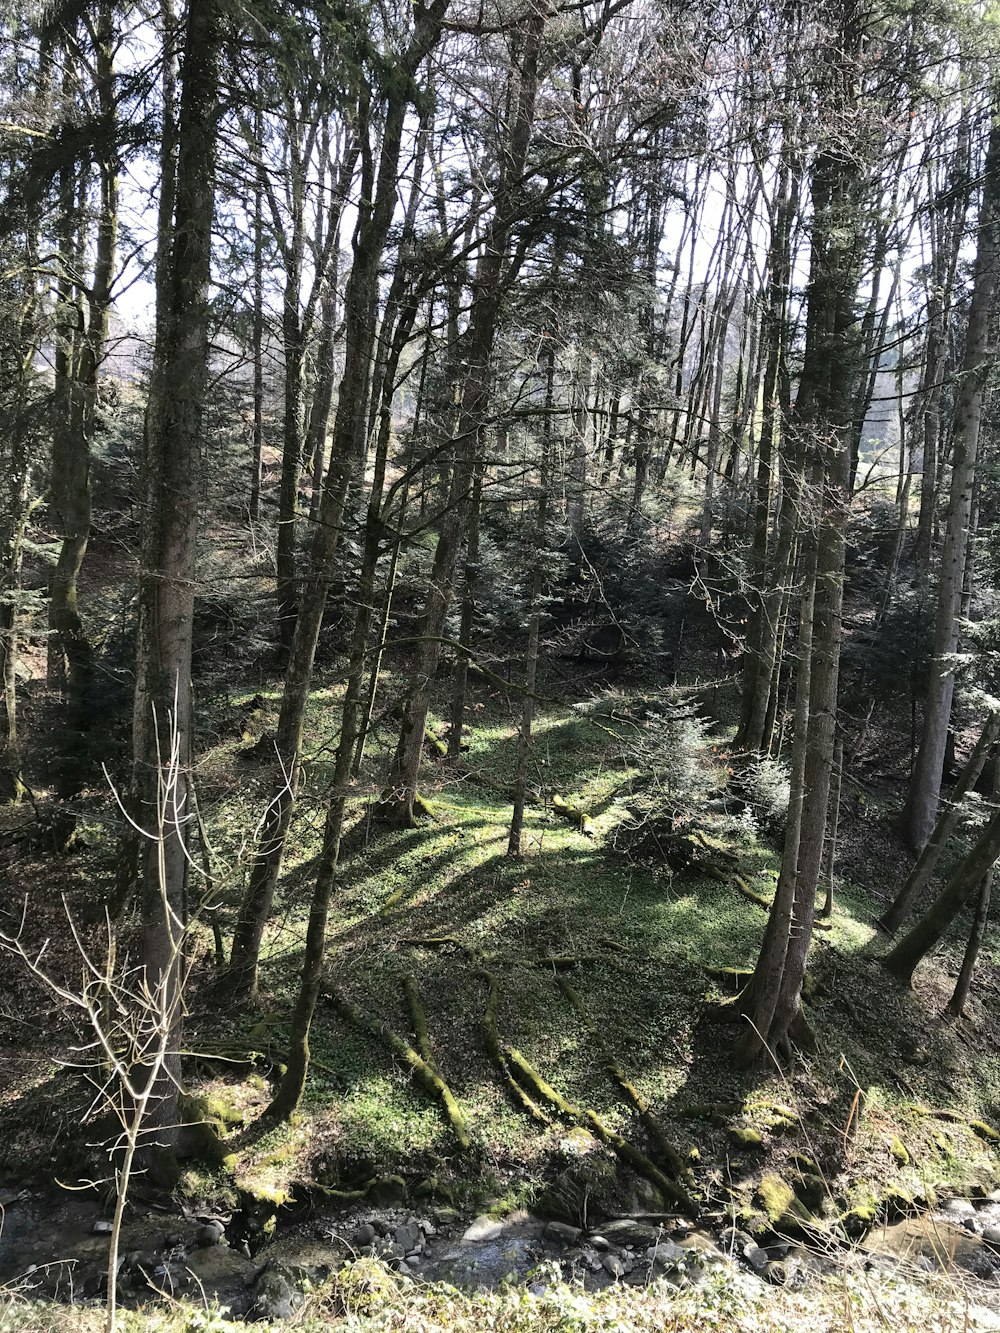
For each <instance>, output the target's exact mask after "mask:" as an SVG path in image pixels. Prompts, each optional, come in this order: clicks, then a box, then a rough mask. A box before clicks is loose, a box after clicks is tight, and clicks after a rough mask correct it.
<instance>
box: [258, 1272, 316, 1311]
mask: <svg viewBox="0 0 1000 1333" xmlns="http://www.w3.org/2000/svg"><path fill="white" fill-rule="evenodd" d="M303 1299H304V1298H303V1295H302V1292H301V1291H299V1289H298V1287H297V1286H296V1285H295V1282H294V1281H293V1279H292V1276H291V1274H290V1273H288V1272H286V1271H285V1270H284V1269H282V1268H280V1267H277V1266H276V1267H274V1268H267V1269H265V1271H264V1272H263V1273H261V1275H260V1277H259V1278H258V1279H257V1282H256V1283H255V1285H254V1299H253V1304H252V1305H251V1307H250V1317H251V1319H291V1318H292V1317H293V1315H295V1313H296V1312H297V1311H298V1310H299V1308H300V1307H301V1305H302V1302H303Z"/></svg>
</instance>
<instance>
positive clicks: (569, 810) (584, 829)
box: [552, 792, 594, 838]
mask: <svg viewBox="0 0 1000 1333" xmlns="http://www.w3.org/2000/svg"><path fill="white" fill-rule="evenodd" d="M552 809H553V810H554V811H555V812H556V814H557V815H559V816H561V818H563V819H565V820H568V821H569V823H571V824H573V825H575V827H576V828H578V829H579V831H580V832H581V833H583V834H586V836H587V837H588V838H592V837H593V836H594V823H593V820H592V819H591V817H590V815H588V814H587V812H586V810H584V809H583V808H582V806H579V805H574V804H573V802H572V801H567V800H566V798H565V797H564V796H560V795H559V793H558V792H557V793H556V794H555V795H554V796H553V797H552Z"/></svg>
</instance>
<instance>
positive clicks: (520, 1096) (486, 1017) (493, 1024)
mask: <svg viewBox="0 0 1000 1333" xmlns="http://www.w3.org/2000/svg"><path fill="white" fill-rule="evenodd" d="M483 977H484V979H485V981H486V983H487V986H488V988H489V989H488V991H487V995H486V1009H485V1010H484V1012H483V1021H482V1031H483V1044H484V1046H485V1047H486V1053H487V1055H489V1057H490V1059H491V1060H492V1061H493V1064H494V1065H495V1066H496V1069H497V1072H498V1073H499V1075H500V1077H501V1079H502V1080H503V1083H504V1087H506V1089H507V1091H508V1092H509V1093H510V1095H511V1096H512V1097H513V1099H514V1101H515V1102H516V1103H517V1105H518V1106H519V1107H520V1108H521V1110H522V1111H526V1112H527V1114H528V1115H529V1116H530V1117H531V1118H532V1120H534V1121H536V1122H537V1123H538V1124H540V1125H551V1123H552V1120H551V1118H550V1117H549V1116H547V1115H546V1114H545V1112H544V1111H543V1110H542V1108H541V1107H540V1106H539V1105H538V1104H537V1102H535V1101H533V1100H532V1098H531V1097H529V1096H528V1094H527V1093H526V1092H525V1090H524V1088H522V1087H521V1085H520V1083H518V1082H517V1080H516V1079H515V1078H513V1077H512V1076H511V1072H510V1067H509V1065H508V1064H507V1060H506V1057H505V1055H504V1052H503V1048H502V1047H501V1045H500V1034H499V1032H498V1030H497V1004H498V1002H499V998H500V986H499V983H498V982H497V979H496V977H495V976H494V975H493V973H492V972H484V973H483Z"/></svg>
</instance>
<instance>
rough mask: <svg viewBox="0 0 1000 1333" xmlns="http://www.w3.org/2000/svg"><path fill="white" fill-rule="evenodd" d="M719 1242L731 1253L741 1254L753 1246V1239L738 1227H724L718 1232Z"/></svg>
mask: <svg viewBox="0 0 1000 1333" xmlns="http://www.w3.org/2000/svg"><path fill="white" fill-rule="evenodd" d="M719 1244H720V1245H721V1246H722V1248H723V1249H724V1250H728V1251H730V1253H732V1254H743V1253H744V1252H745V1251H746V1250H747V1249H749V1248H752V1247H753V1240H752V1239H751V1238H750V1237H749V1236H748V1235H747V1233H746V1232H745V1231H740V1229H739V1227H725V1228H723V1230H722V1231H720V1232H719Z"/></svg>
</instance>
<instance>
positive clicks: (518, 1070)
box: [504, 1046, 697, 1216]
mask: <svg viewBox="0 0 1000 1333" xmlns="http://www.w3.org/2000/svg"><path fill="white" fill-rule="evenodd" d="M504 1054H505V1055H506V1057H507V1059H508V1061H509V1062H510V1067H511V1071H512V1073H513V1074H514V1076H515V1078H517V1079H518V1080H519V1081H520V1082H521V1083H522V1084H524V1085H526V1086H527V1087H528V1088H530V1090H531V1091H532V1093H533V1094H534V1095H535V1096H536V1097H537V1098H538V1099H539V1100H540V1101H543V1102H547V1103H548V1104H549V1105H550V1106H552V1107H553V1108H554V1109H555V1110H556V1111H558V1113H559V1114H560V1115H562V1116H565V1117H566V1118H567V1119H568V1120H573V1121H575V1122H576V1123H577V1124H578V1125H582V1126H583V1127H584V1128H585V1129H590V1130H591V1131H592V1132H593V1133H594V1135H595V1136H596V1137H597V1138H598V1139H600V1141H601V1142H602V1143H604V1144H606V1145H607V1146H608V1147H609V1148H610V1149H611V1150H612V1152H613V1153H614V1154H615V1156H616V1157H617V1158H618V1159H619V1161H622V1162H624V1163H625V1164H626V1165H627V1166H629V1167H631V1169H632V1170H633V1171H635V1172H637V1173H638V1174H639V1175H641V1176H644V1177H645V1178H646V1179H647V1180H648V1181H649V1182H650V1183H651V1184H653V1185H655V1186H656V1188H657V1189H658V1190H660V1191H661V1193H662V1194H663V1196H664V1198H667V1199H670V1200H671V1201H672V1202H673V1203H675V1204H676V1205H677V1206H678V1207H679V1208H681V1209H682V1210H683V1211H684V1212H686V1213H689V1214H690V1215H691V1216H696V1215H697V1208H696V1207H695V1203H694V1200H693V1199H692V1198H691V1196H690V1195H689V1194H688V1192H687V1191H686V1190H685V1189H684V1188H683V1187H682V1186H681V1185H679V1184H678V1183H677V1182H676V1181H674V1180H670V1179H668V1177H667V1176H666V1175H665V1174H664V1173H663V1172H662V1171H661V1170H660V1168H659V1167H658V1166H657V1165H656V1164H655V1163H654V1162H652V1161H651V1160H650V1159H649V1158H648V1157H647V1156H646V1154H645V1153H643V1152H640V1151H639V1149H638V1148H636V1147H634V1146H633V1145H632V1144H631V1143H629V1142H628V1141H627V1140H626V1139H623V1138H622V1136H621V1135H620V1134H616V1133H614V1131H613V1130H610V1129H608V1127H607V1125H605V1124H604V1122H603V1121H602V1120H601V1118H600V1116H598V1114H597V1113H596V1111H590V1110H583V1109H581V1108H580V1107H578V1106H573V1105H572V1104H571V1103H570V1102H568V1101H566V1099H565V1098H564V1097H562V1096H561V1095H560V1094H559V1093H558V1092H556V1090H555V1088H553V1087H552V1085H551V1084H550V1083H548V1082H546V1080H545V1079H544V1078H543V1077H542V1076H541V1074H539V1072H538V1071H537V1070H536V1069H535V1068H534V1067H533V1066H532V1065H531V1064H529V1062H528V1061H527V1060H526V1059H525V1058H524V1056H523V1055H522V1054H521V1053H520V1051H518V1050H515V1049H514V1047H512V1046H507V1047H505V1048H504Z"/></svg>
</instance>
